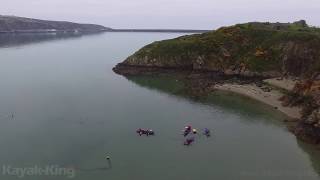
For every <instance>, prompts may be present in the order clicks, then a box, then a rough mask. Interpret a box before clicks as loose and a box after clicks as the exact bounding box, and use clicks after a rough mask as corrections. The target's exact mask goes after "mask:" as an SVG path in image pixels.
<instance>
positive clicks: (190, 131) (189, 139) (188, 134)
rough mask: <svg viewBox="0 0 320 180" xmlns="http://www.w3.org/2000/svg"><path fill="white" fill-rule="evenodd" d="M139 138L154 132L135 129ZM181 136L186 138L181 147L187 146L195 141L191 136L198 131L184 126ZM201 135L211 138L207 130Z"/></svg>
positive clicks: (151, 134)
mask: <svg viewBox="0 0 320 180" xmlns="http://www.w3.org/2000/svg"><path fill="white" fill-rule="evenodd" d="M136 132H137V133H138V134H139V136H142V135H146V136H153V135H155V133H154V131H153V130H152V129H141V128H139V129H137V131H136ZM182 134H183V136H184V137H186V139H185V140H184V142H183V145H186V146H189V145H191V144H192V143H193V142H194V141H195V137H194V136H192V135H196V134H198V130H197V129H195V128H192V127H191V126H189V125H188V126H186V127H185V128H184V130H183V133H182ZM202 134H203V135H205V136H206V137H210V136H211V132H210V130H209V129H208V128H204V129H203V131H202Z"/></svg>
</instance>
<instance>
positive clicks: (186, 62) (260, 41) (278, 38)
mask: <svg viewBox="0 0 320 180" xmlns="http://www.w3.org/2000/svg"><path fill="white" fill-rule="evenodd" d="M124 64H128V65H141V66H159V67H182V66H184V67H190V68H191V67H192V68H193V69H200V70H201V69H202V70H218V71H225V72H226V71H232V72H245V71H251V72H258V73H261V72H271V71H272V72H278V73H281V74H292V75H297V76H300V75H311V74H312V73H313V72H315V71H320V29H318V28H314V27H309V26H308V25H307V24H306V23H305V21H298V22H295V23H257V22H254V23H246V24H238V25H235V26H231V27H222V28H220V29H218V30H216V31H211V32H208V33H203V34H195V35H188V36H182V37H179V38H175V39H171V40H164V41H158V42H154V43H152V44H149V45H147V46H145V47H144V48H142V49H141V50H139V51H138V52H136V53H135V54H134V55H133V56H130V57H129V58H128V59H127V60H126V61H125V62H124Z"/></svg>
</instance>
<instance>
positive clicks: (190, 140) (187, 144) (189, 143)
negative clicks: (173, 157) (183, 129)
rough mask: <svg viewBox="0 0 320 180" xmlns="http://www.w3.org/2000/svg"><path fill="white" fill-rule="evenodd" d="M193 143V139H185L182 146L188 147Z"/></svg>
mask: <svg viewBox="0 0 320 180" xmlns="http://www.w3.org/2000/svg"><path fill="white" fill-rule="evenodd" d="M193 142H194V138H193V137H191V138H187V139H186V140H185V141H184V143H183V145H185V146H189V145H191V144H192V143H193Z"/></svg>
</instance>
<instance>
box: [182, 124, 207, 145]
mask: <svg viewBox="0 0 320 180" xmlns="http://www.w3.org/2000/svg"><path fill="white" fill-rule="evenodd" d="M191 134H198V131H197V129H195V128H192V127H191V126H186V127H185V128H184V130H183V136H184V137H187V136H188V135H191ZM202 134H203V135H205V136H206V137H210V136H211V133H210V130H209V129H208V128H204V129H203V132H202ZM194 141H195V138H194V136H191V137H187V138H186V139H185V141H184V142H183V145H186V146H189V145H191V144H192V143H193V142H194Z"/></svg>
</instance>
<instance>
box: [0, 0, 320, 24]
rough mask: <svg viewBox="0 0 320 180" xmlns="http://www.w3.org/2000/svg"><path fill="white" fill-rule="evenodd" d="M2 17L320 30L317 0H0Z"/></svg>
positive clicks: (97, 22)
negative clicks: (300, 23) (301, 25)
mask: <svg viewBox="0 0 320 180" xmlns="http://www.w3.org/2000/svg"><path fill="white" fill-rule="evenodd" d="M0 2H1V4H2V5H1V6H0V13H1V14H3V15H16V16H25V17H32V18H39V19H51V20H67V21H76V22H86V23H96V24H101V25H105V26H109V27H113V28H192V29H214V28H217V27H220V26H224V25H231V24H236V23H243V22H249V21H270V22H277V21H279V22H292V21H296V20H300V19H305V20H307V22H308V23H309V24H311V25H315V26H320V13H319V9H320V1H319V0H307V1H306V0H0Z"/></svg>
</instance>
